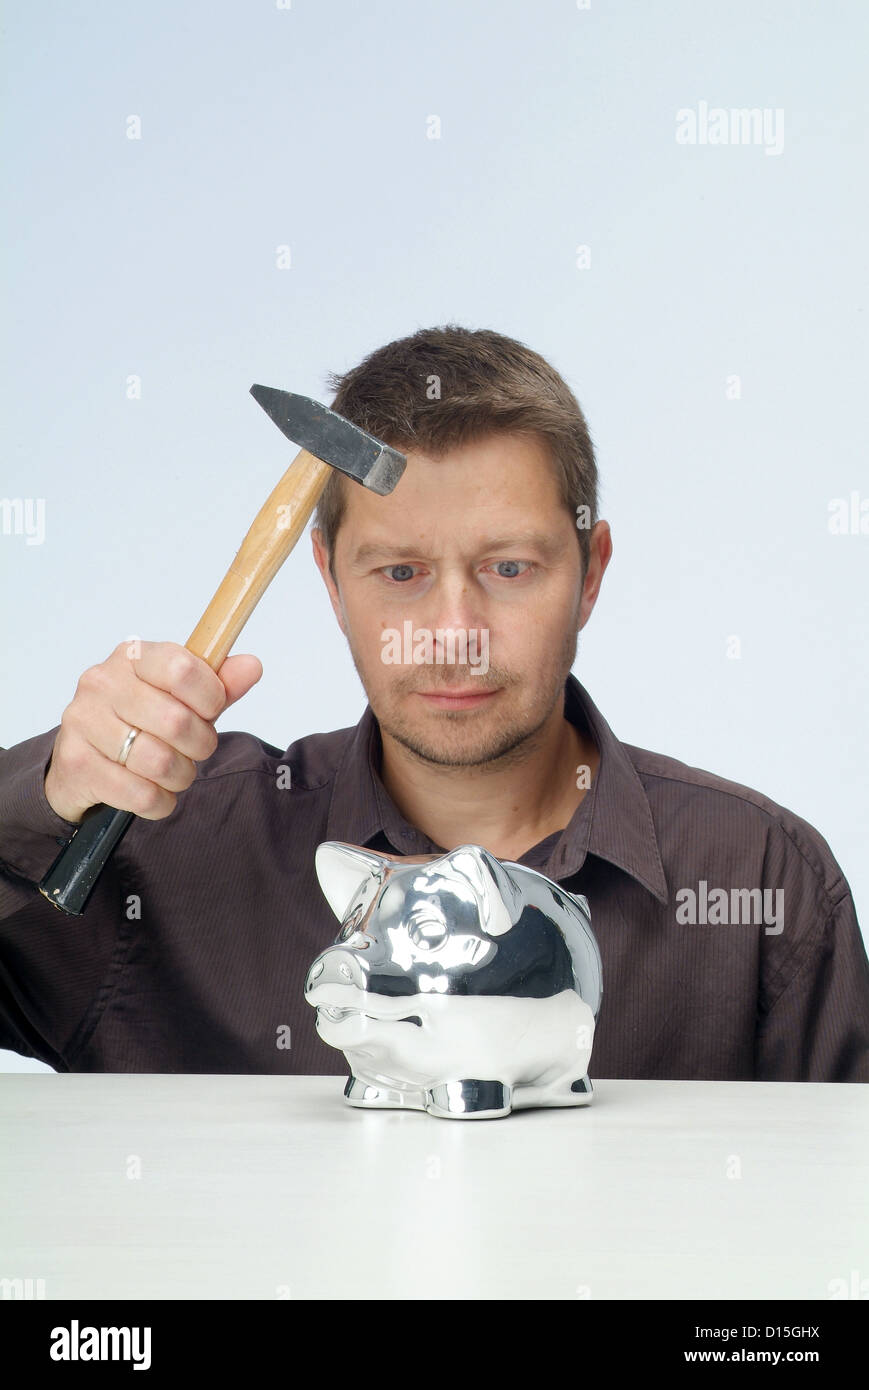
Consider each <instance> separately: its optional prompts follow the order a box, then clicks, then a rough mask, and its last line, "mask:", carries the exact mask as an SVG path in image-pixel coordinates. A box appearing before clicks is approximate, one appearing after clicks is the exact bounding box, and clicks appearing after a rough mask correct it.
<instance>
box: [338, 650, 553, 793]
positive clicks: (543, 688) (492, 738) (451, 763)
mask: <svg viewBox="0 0 869 1390" xmlns="http://www.w3.org/2000/svg"><path fill="white" fill-rule="evenodd" d="M347 641H348V644H349V647H350V654H351V656H352V658H353V664H354V665H355V667H356V672H357V674H358V676H359V679H360V680H361V682H362V685H363V687H364V688H365V693H366V695H367V696H368V702H369V704H370V705H371V709H372V712H373V714H374V716H375V718H376V719H377V722H378V724H379V725H380V728H381V731H382V732H385V733H387V734H388V735H389V736H390V738H393V739H395V741H396V743H399V744H401V746H402V747H403V748H405V749H407V751H408V752H409V753H410V754H412V755H413V756H414V757H415V758H417V759H419V761H420V762H422V763H425V764H427V765H428V766H434V767H465V768H473V767H477V768H480V769H491V768H493V767H497V768H503V767H509V766H511V765H514V764H516V763H520V762H524V761H526V760H527V759H528V758H529V757H531V756H532V755H533V753H534V752H535V750H536V747H537V745H538V743H539V741H540V740H539V738H538V735H539V733H540V730H541V729H542V728H543V726H544V725H545V724H546V722H547V720H548V719H549V718H550V717H551V715H552V711H553V709H554V708H555V707H556V705H557V704H558V703H559V701H563V697H564V683H565V681H566V680H567V677H568V675H569V674H570V671H571V668H572V666H573V663H574V661H575V660H576V650H577V642H578V632H577V629H576V627H575V626H571V627H570V628H569V629H568V630H567V631H566V632H565V634H564V637H563V640H562V644H561V648H560V651H559V653H558V659H557V661H555V662H553V663H552V664H550V665H547V666H545V667H543V668H542V669H541V671H540V673H539V678H537V679H536V680H534V681H533V682H532V683H530V686H529V685H526V689H527V690H528V694H527V696H526V698H525V699H524V700H522V701H521V702H520V707H519V708H518V709H517V708H516V707H515V705H514V706H512V707H511V693H510V692H511V690H514V689H515V688H516V687H517V686H521V685H522V684H523V682H522V679H521V677H516V676H514V675H513V674H512V673H511V672H509V671H507V670H503V669H501V668H499V667H496V666H492V665H490V666H489V670H488V672H487V674H486V676H485V677H480V676H477V675H474V674H472V671H473V668H471V667H469V666H461V665H455V666H450V667H432V668H431V670H430V672H429V673H426V668H425V667H423V666H420V667H413V668H411V669H407V668H406V669H405V671H404V672H403V673H402V675H401V676H400V677H398V678H397V679H396V680H395V681H393V682H392V684H391V685H390V687H389V690H388V692H386V693H385V694H384V693H381V694H374V698H373V699H372V690H371V686H370V682H369V681H367V680H366V675H365V668H364V665H363V664H362V663H361V662H360V660H359V654H358V652H357V651H356V650H355V648H354V645H353V642H352V641H351V639H350V636H349V634H348V637H347ZM435 671H437V672H438V676H435V675H434V672H435ZM478 682H479V688H480V690H481V691H484V690H495V689H497V690H499V692H500V693H499V694H498V695H496V696H495V697H494V703H493V705H492V708H491V709H489V707H488V705H481V706H479V707H478V708H477V709H476V710H475V709H467V710H446V709H432V710H431V711H430V712H427V711H426V709H425V707H424V706H423V704H422V702H420V704H419V708H420V715H419V719H418V721H414V720H411V719H409V718H407V717H406V714H405V710H406V709H407V703H408V701H409V700H410V701H413V696H411V695H410V694H409V692H411V691H424V692H425V693H427V694H445V695H448V694H449V693H450V690H451V689H456V690H463V689H467V688H468V687H469V686H476V685H477V683H478ZM426 726H428V727H426Z"/></svg>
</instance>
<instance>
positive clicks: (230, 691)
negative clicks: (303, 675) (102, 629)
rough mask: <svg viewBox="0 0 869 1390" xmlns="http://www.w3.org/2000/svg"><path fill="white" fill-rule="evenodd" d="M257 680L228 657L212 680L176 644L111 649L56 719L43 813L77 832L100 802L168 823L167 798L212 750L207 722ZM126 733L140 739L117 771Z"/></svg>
mask: <svg viewBox="0 0 869 1390" xmlns="http://www.w3.org/2000/svg"><path fill="white" fill-rule="evenodd" d="M262 673H263V668H262V663H261V662H260V660H259V658H258V657H255V656H228V657H227V658H226V660H225V661H224V663H223V665H222V666H221V667H220V671H219V673H218V674H215V672H214V671H212V669H211V667H210V666H209V665H208V664H207V662H205V661H202V660H201V659H200V658H199V657H198V656H194V655H193V653H192V652H189V651H188V650H187V648H186V647H181V646H179V645H178V644H177V643H175V642H143V641H141V640H139V639H135V640H134V641H132V642H121V643H119V645H118V646H117V647H116V648H115V650H114V651H113V652H112V654H111V656H110V657H109V658H108V659H107V660H106V661H103V662H101V663H100V665H99V666H91V667H89V668H88V670H87V671H85V672H84V674H83V675H82V676H81V678H80V680H79V682H78V685H77V686H76V691H75V695H74V697H73V699H72V701H71V702H70V704H68V705H67V707H66V709H65V710H64V712H63V716H62V718H61V725H60V729H59V730H58V734H57V738H56V739H55V741H54V749H53V751H52V755H51V763H50V765H49V768H48V772H47V773H46V775H45V795H46V797H47V799H48V804H49V805H50V806H51V808H52V810H54V811H55V812H56V813H57V814H58V815H59V816H62V817H63V818H64V820H68V821H73V822H76V823H77V822H78V821H80V820H81V818H82V816H83V815H84V813H85V811H86V810H87V809H88V807H89V806H94V805H97V804H98V803H99V802H105V804H106V805H107V806H114V807H116V809H117V810H119V811H132V812H133V813H134V814H135V815H137V816H142V817H143V818H144V819H145V820H161V819H162V818H163V817H164V816H168V815H171V813H172V812H173V811H174V809H175V804H176V801H177V797H176V795H175V793H176V792H181V791H184V790H186V788H187V787H189V786H190V784H191V782H192V781H193V780H194V778H195V777H196V763H197V762H203V761H204V760H205V759H206V758H210V757H211V755H212V753H213V752H214V751H215V749H216V748H217V733H216V731H215V729H214V721H215V719H217V717H218V715H219V714H222V712H223V711H224V710H225V709H228V708H229V706H230V705H232V704H234V703H235V701H236V700H239V699H241V697H242V695H246V694H247V692H248V690H250V688H251V686H253V685H256V682H257V681H258V680H259V679H260V677H261V676H262ZM131 727H133V728H136V729H139V730H141V732H140V733H139V734H137V736H136V738H135V739H134V740H133V744H132V747H131V748H130V752H129V756H128V758H127V762H126V765H125V766H123V767H122V766H121V764H120V763H119V762H118V761H117V759H118V755H119V754H120V752H121V749H122V747H123V744H124V740H125V739H126V737H127V734H128V732H129V730H130V728H131Z"/></svg>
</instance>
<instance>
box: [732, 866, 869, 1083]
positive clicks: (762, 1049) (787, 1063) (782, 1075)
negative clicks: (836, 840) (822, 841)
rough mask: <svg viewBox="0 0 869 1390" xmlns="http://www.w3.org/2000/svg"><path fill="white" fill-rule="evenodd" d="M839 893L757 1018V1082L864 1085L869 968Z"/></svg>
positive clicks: (848, 900)
mask: <svg viewBox="0 0 869 1390" xmlns="http://www.w3.org/2000/svg"><path fill="white" fill-rule="evenodd" d="M839 888H840V890H841V889H842V888H844V892H841V893H840V896H839V897H838V899H837V900H836V901H835V903H834V904H832V906H831V907H830V910H829V911H828V913H827V915H826V916H825V915H824V914H823V913H821V912H819V913H818V915H817V917H816V918H815V920H814V921H813V922H811V923H810V924H809V926H808V927H807V929H806V930H805V933H804V935H803V937H802V939H801V942H800V949H799V952H798V953H797V956H796V959H795V960H793V961H792V964H793V973H792V974H791V975H790V977H789V978H788V980H787V982H786V983H785V984H784V985H783V987H782V988H781V989H780V991H779V992H778V993H777V995H776V997H775V998H774V1000H773V1001H772V1003H771V1004H770V1007H769V1008H768V1009H766V1010H763V1009H761V1011H760V1012H759V1016H758V1025H757V1033H756V1050H755V1063H756V1080H758V1081H781V1080H787V1081H869V960H867V956H866V947H865V944H864V942H863V937H862V934H861V932H860V927H859V925H858V922H857V913H856V910H855V907H854V899H853V897H852V895H851V891H850V889H849V888H848V885H847V883H846V882H845V880H844V878H840V880H839ZM828 905H829V904H828Z"/></svg>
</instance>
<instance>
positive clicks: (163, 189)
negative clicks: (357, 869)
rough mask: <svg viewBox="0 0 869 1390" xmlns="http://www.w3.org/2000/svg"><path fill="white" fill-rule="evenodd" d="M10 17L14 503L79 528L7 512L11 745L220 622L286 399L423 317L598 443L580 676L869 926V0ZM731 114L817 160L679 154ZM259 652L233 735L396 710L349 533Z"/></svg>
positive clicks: (626, 724) (2, 724)
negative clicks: (735, 789) (755, 110)
mask: <svg viewBox="0 0 869 1390" xmlns="http://www.w3.org/2000/svg"><path fill="white" fill-rule="evenodd" d="M4 28H5V44H4V50H5V57H4V66H5V70H6V72H5V83H4V86H5V95H4V102H5V109H4V112H3V137H2V138H3V164H4V186H5V190H6V205H7V215H6V247H7V249H6V254H5V267H6V277H5V278H6V287H5V297H6V305H7V311H6V330H5V335H4V358H3V364H2V376H0V381H2V398H3V411H4V419H5V422H6V423H5V433H6V443H5V448H4V451H3V459H4V462H3V472H2V484H0V494H2V495H3V496H6V497H42V498H44V499H45V502H46V535H45V541H44V544H42V545H41V546H35V545H34V546H28V545H27V544H26V543H25V540H24V538H23V537H22V536H15V535H6V536H0V564H2V582H3V595H4V599H3V604H2V624H3V627H2V643H3V651H4V653H5V656H6V661H5V666H6V676H5V678H4V681H3V690H2V707H0V743H2V744H3V745H4V746H9V745H11V744H14V743H16V742H18V741H20V740H21V739H24V738H27V737H29V736H30V735H32V734H35V733H38V732H40V731H42V730H44V729H47V728H49V727H51V726H52V725H54V724H56V723H57V722H59V719H60V716H61V713H62V710H63V708H64V706H65V705H66V704H67V703H68V702H69V700H70V698H71V697H72V693H73V690H74V688H75V683H76V680H77V678H78V676H79V674H80V673H81V671H82V670H84V668H85V667H86V666H89V665H91V664H93V663H94V662H97V661H101V660H103V659H104V658H105V657H106V656H107V655H108V653H109V652H110V651H111V649H112V648H113V647H114V646H115V644H116V643H117V642H119V641H120V640H121V639H122V638H124V637H127V636H129V635H131V634H133V633H136V634H139V635H141V636H144V637H146V638H150V639H170V638H171V639H173V640H177V641H179V642H183V641H185V640H186V638H187V637H188V636H189V634H190V631H191V630H192V628H193V627H194V626H195V624H196V621H197V620H198V618H199V616H200V614H201V612H202V611H203V609H204V608H205V606H206V604H207V602H208V600H209V599H210V597H211V595H212V592H213V591H214V589H215V588H216V586H217V584H218V582H219V580H220V578H221V577H222V575H223V573H224V570H225V568H226V566H227V564H228V563H229V561H230V560H231V558H232V556H233V554H234V552H235V550H236V549H237V548H238V545H239V543H240V541H241V538H242V536H243V535H244V533H245V531H246V530H247V527H248V525H249V524H250V522H251V520H252V519H253V516H254V514H255V513H256V511H257V510H258V508H259V506H260V505H261V503H262V502H263V501H264V499H265V497H266V496H267V494H268V492H269V491H270V490H271V488H272V486H273V485H274V483H275V482H276V481H277V479H278V477H279V476H280V475H281V474H282V473H283V471H284V469H285V468H286V467H287V465H288V463H289V462H290V459H291V457H292V453H291V451H290V449H289V446H288V445H287V444H286V443H285V442H284V441H283V440H282V438H281V436H280V435H279V433H278V432H277V430H276V429H275V428H274V426H273V425H272V424H271V423H270V422H269V421H268V419H267V418H266V417H265V415H264V414H263V413H262V411H261V410H260V409H259V407H258V406H257V405H256V404H255V403H254V402H253V400H252V398H251V397H250V396H249V395H248V388H249V386H250V384H251V383H252V382H254V381H260V382H264V383H266V384H269V385H275V386H283V387H285V388H287V389H290V390H295V391H299V392H302V393H304V394H309V395H313V396H316V397H318V398H320V399H327V398H328V392H327V389H326V387H325V374H326V372H327V371H328V370H330V369H336V370H344V369H346V368H347V367H349V366H352V365H354V364H355V363H356V362H357V361H358V360H359V359H360V358H361V357H362V356H363V355H364V354H365V353H367V352H369V351H370V350H371V349H373V348H374V347H376V346H378V345H380V344H382V343H385V342H387V341H389V340H391V339H393V338H396V337H399V336H403V335H405V334H407V333H411V332H413V331H414V330H415V329H416V328H418V327H420V326H429V325H433V324H440V323H444V322H448V321H458V322H461V323H463V324H466V325H468V326H470V327H491V328H495V329H497V330H499V331H501V332H504V333H507V334H510V335H511V336H514V337H518V338H520V339H521V340H522V341H524V342H526V343H528V344H529V345H531V346H532V347H534V348H536V349H537V350H538V351H540V352H542V353H543V354H544V355H545V356H546V357H548V359H549V360H550V361H551V362H552V363H553V364H554V365H555V366H556V367H557V368H558V369H559V370H560V371H561V372H562V374H563V375H564V376H565V377H566V379H567V380H568V382H569V384H570V385H571V386H572V388H573V389H574V391H575V392H576V394H577V396H578V398H579V400H580V402H581V404H582V406H583V408H584V410H585V412H586V414H587V417H588V420H589V423H590V427H591V430H592V435H593V437H594V440H595V443H596V446H597V450H598V456H599V464H600V469H601V474H602V515H603V516H605V517H606V518H607V519H608V520H609V521H610V523H611V525H612V528H613V535H614V543H615V553H614V558H613V561H612V564H611V565H610V568H609V571H608V572H607V575H606V578H605V582H604V587H603V591H602V594H601V597H600V600H599V602H598V605H597V609H596V611H595V613H594V615H593V618H592V620H591V623H590V624H589V626H588V627H587V628H586V630H585V633H584V634H583V637H582V639H581V643H580V652H579V657H578V660H577V665H576V668H575V669H576V671H577V674H578V676H579V678H580V679H581V680H582V681H583V683H584V684H585V685H586V686H587V688H588V690H589V692H590V694H591V695H592V698H593V699H594V700H595V702H596V703H597V704H598V706H599V707H600V709H601V710H602V712H603V714H604V715H605V717H606V718H607V719H608V721H609V723H610V724H611V726H612V727H613V729H614V731H615V733H616V734H617V735H618V736H619V737H620V738H622V739H623V740H625V741H626V742H629V743H634V744H639V745H641V746H644V747H647V748H652V749H655V750H659V751H661V752H665V753H668V754H670V755H672V756H675V757H678V758H680V759H682V760H683V761H685V762H687V763H690V764H694V765H697V766H701V767H705V768H708V769H710V770H711V771H713V772H716V773H719V774H722V775H723V776H725V777H728V778H732V779H735V780H737V781H742V782H745V783H747V784H748V785H750V786H754V787H757V788H759V789H760V790H761V791H763V792H765V793H766V794H767V795H768V796H770V797H772V798H773V799H775V800H777V801H779V802H781V803H783V804H784V805H786V806H788V807H790V808H792V809H793V810H795V811H796V812H798V813H799V814H800V815H802V816H804V817H805V818H806V819H807V820H809V821H811V822H812V824H814V825H815V826H817V828H818V829H819V830H820V832H821V833H822V834H823V835H824V836H825V837H826V838H827V839H828V841H829V843H830V845H831V847H832V849H833V852H834V854H835V855H836V857H837V859H838V860H839V862H840V864H841V866H842V868H843V870H844V872H845V874H846V876H847V877H848V879H849V881H850V883H851V886H852V888H853V891H854V895H855V898H856V900H857V906H858V912H859V913H860V915H861V918H862V920H863V923H864V927H865V922H866V921H867V920H869V863H867V855H866V843H867V825H869V815H867V793H866V781H867V778H866V771H867V758H866V754H867V734H866V711H867V707H869V656H867V629H869V623H867V618H869V612H867V595H869V585H867V582H866V581H867V555H869V536H865V535H846V536H833V535H831V534H830V532H829V530H828V504H829V502H830V500H831V499H832V498H835V497H848V496H849V494H850V493H851V491H853V490H855V489H856V490H858V491H859V493H860V497H861V499H865V498H867V497H869V480H867V470H866V426H865V388H866V380H867V360H866V358H867V352H866V333H865V319H866V280H865V229H866V211H867V208H866V201H867V200H866V187H865V180H864V170H865V167H866V157H867V149H866V144H867V142H866V132H867V109H866V108H867V84H866V80H865V73H866V68H865V54H866V39H867V11H866V7H865V5H864V4H862V3H860V0H854V2H853V3H845V0H838V3H835V2H834V3H830V2H829V0H826V2H825V3H815V4H799V5H797V4H794V3H786V2H784V0H783V2H782V3H772V2H771V0H735V2H732V3H728V4H727V5H723V4H721V3H704V0H681V2H677V0H667V3H660V4H652V3H649V4H646V3H641V0H632V2H631V3H621V4H619V3H604V2H603V0H592V5H591V8H590V9H589V10H587V11H583V10H579V9H578V8H577V6H576V5H575V4H574V3H568V0H548V2H547V3H541V2H540V0H535V2H534V3H531V0H528V2H527V3H517V2H516V0H471V2H470V3H469V2H468V0H464V2H463V0H440V2H439V3H432V4H427V3H426V4H424V3H407V0H380V2H379V3H373V2H372V3H364V4H363V3H360V4H356V3H350V0H341V2H340V3H335V2H334V0H333V2H331V3H313V0H307V2H306V0H295V3H294V4H293V5H292V8H290V9H283V8H280V9H279V8H278V7H277V6H276V5H275V4H274V3H268V0H262V3H258V4H254V3H241V0H208V3H189V2H188V3H182V4H177V3H175V4H170V3H167V2H166V0H158V2H157V3H155V0H149V2H148V3H145V4H142V3H136V4H133V3H129V2H127V3H119V0H111V3H109V0H104V3H79V4H75V3H69V0H64V3H58V2H57V0H46V2H45V3H41V4H39V5H25V4H22V3H19V4H18V5H15V6H9V7H7V10H6V15H5V20H4ZM700 101H706V102H707V103H708V104H709V105H710V106H723V107H725V108H732V107H745V106H747V107H761V108H762V107H771V108H781V109H782V110H783V112H784V149H783V152H782V153H781V154H780V155H778V156H769V155H767V154H765V152H764V150H763V148H760V147H758V146H708V145H707V146H699V145H698V146H694V147H690V146H684V145H679V144H677V143H676V140H675V128H676V112H677V111H678V110H679V109H680V108H686V107H692V108H695V109H696V107H697V106H698V103H699V102H700ZM131 114H135V115H138V116H139V117H140V118H141V121H142V139H141V140H140V141H131V140H129V139H127V137H126V120H127V117H128V116H129V115H131ZM432 115H437V116H439V118H440V120H441V123H442V134H441V138H440V139H439V140H431V139H428V138H427V121H428V118H429V117H430V116H432ZM581 244H584V245H588V246H589V247H590V248H591V267H590V269H587V270H579V269H577V267H576V248H577V246H579V245H581ZM281 245H289V246H290V248H291V256H292V267H291V269H289V270H279V269H277V268H276V254H277V248H278V247H279V246H281ZM130 374H138V375H140V376H141V378H142V384H143V385H142V389H143V395H142V399H141V401H129V400H127V399H126V397H125V383H126V379H127V377H128V375H130ZM731 374H738V375H739V376H740V378H741V382H742V398H741V399H740V400H728V399H727V397H726V393H725V392H726V383H727V378H728V376H730V375H731ZM731 634H736V635H738V636H739V637H740V639H741V642H742V657H741V659H740V660H737V661H734V660H729V659H728V658H727V639H728V637H729V636H730V635H731ZM237 650H239V651H254V652H256V653H257V654H258V655H259V656H260V657H261V659H262V661H263V663H264V666H265V675H264V678H263V680H262V682H261V683H260V684H259V685H258V686H257V687H256V688H255V689H254V690H253V691H252V692H251V694H250V695H249V696H247V697H246V699H245V700H244V701H243V702H242V703H241V704H239V705H238V706H236V707H234V708H233V709H232V710H230V711H228V712H227V715H226V716H225V717H224V719H222V720H221V721H220V723H219V725H218V727H219V728H239V727H243V728H246V729H250V730H252V731H254V732H256V733H258V734H259V735H261V736H263V737H264V738H266V739H267V740H268V741H270V742H272V743H275V744H277V745H279V746H281V747H283V746H286V745H287V744H288V743H289V742H291V741H292V740H293V739H294V738H296V737H299V736H300V735H302V734H304V733H308V732H313V731H315V730H319V729H329V728H336V727H343V726H346V725H348V724H352V723H355V722H356V720H357V719H358V717H359V715H360V713H361V711H362V708H363V707H364V703H365V697H364V693H363V691H362V687H361V685H360V683H359V681H358V679H357V677H356V674H355V671H354V668H353V666H352V663H351V661H350V657H349V653H348V651H347V649H346V646H345V643H344V639H343V638H342V636H341V634H340V632H339V630H338V628H337V626H336V624H335V621H334V618H333V615H332V611H331V608H330V606H329V604H328V601H327V598H326V594H325V590H324V589H323V587H322V583H321V580H320V578H319V575H318V574H317V572H316V570H315V568H314V565H313V560H312V558H311V553H310V542H309V540H308V538H307V537H305V538H303V540H302V541H301V542H300V543H299V545H298V546H297V547H296V550H295V551H294V553H293V554H292V556H291V557H290V559H289V560H288V561H287V563H286V564H285V566H284V568H283V569H282V571H281V573H280V574H279V575H278V577H277V578H276V580H275V581H274V583H273V584H272V586H271V588H270V589H269V591H268V593H267V595H266V596H265V598H264V599H263V601H262V603H261V604H260V607H259V608H258V610H257V612H256V613H255V614H254V616H253V618H252V619H251V621H250V622H249V624H248V626H247V628H246V630H245V632H244V634H243V635H242V638H241V639H240V641H239V643H238V646H237ZM3 1065H9V1066H13V1067H18V1066H22V1067H28V1066H29V1065H31V1064H28V1063H27V1062H25V1061H23V1060H22V1059H18V1058H13V1057H10V1056H9V1055H8V1054H5V1056H4V1057H2V1058H0V1067H2V1066H3ZM37 1069H38V1068H37Z"/></svg>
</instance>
